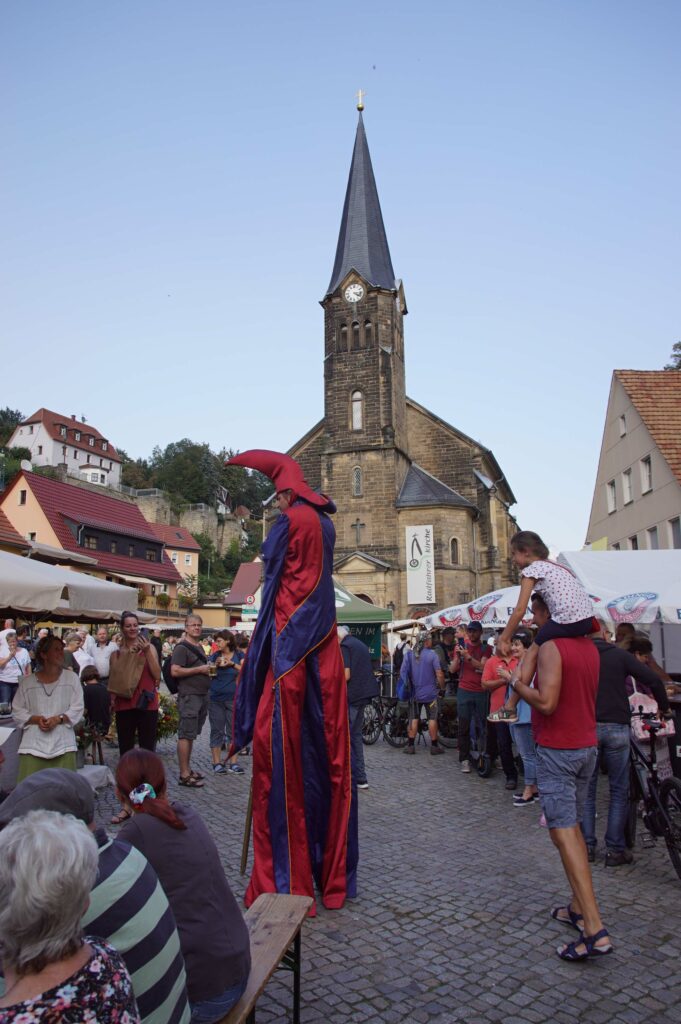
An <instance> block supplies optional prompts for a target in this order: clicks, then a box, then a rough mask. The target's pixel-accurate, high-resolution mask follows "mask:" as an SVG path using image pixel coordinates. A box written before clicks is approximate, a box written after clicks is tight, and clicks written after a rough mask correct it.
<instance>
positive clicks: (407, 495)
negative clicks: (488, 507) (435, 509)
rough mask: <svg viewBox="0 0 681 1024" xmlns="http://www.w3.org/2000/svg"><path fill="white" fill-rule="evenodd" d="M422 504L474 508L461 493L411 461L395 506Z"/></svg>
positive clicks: (403, 506)
mask: <svg viewBox="0 0 681 1024" xmlns="http://www.w3.org/2000/svg"><path fill="white" fill-rule="evenodd" d="M422 505H435V506H441V505H447V506H449V507H451V508H475V505H474V504H473V503H472V502H471V501H469V500H468V498H464V497H463V495H462V494H458V493H457V492H456V491H454V490H452V488H451V487H448V486H447V484H443V483H442V481H441V480H438V479H437V477H434V476H431V475H430V473H427V472H426V470H425V469H421V467H420V466H417V465H416V463H415V462H412V464H411V466H410V467H409V472H408V473H407V475H406V477H405V480H404V483H403V484H402V490H401V491H400V493H399V497H398V499H397V508H415V507H417V506H422Z"/></svg>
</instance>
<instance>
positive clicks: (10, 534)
mask: <svg viewBox="0 0 681 1024" xmlns="http://www.w3.org/2000/svg"><path fill="white" fill-rule="evenodd" d="M0 544H4V545H5V546H7V547H12V548H19V549H20V550H21V551H29V550H30V548H31V545H30V544H29V542H28V541H27V540H25V539H24V538H23V537H22V536H21V534H20V533H18V532H17V531H16V530H15V529H14V527H13V526H12V524H11V523H10V521H9V519H8V518H7V516H6V515H5V513H4V512H3V511H2V509H0Z"/></svg>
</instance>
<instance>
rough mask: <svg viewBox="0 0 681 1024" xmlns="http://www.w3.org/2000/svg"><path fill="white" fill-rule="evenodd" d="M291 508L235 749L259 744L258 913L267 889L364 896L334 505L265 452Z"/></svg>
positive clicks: (244, 677) (269, 565) (244, 676)
mask: <svg viewBox="0 0 681 1024" xmlns="http://www.w3.org/2000/svg"><path fill="white" fill-rule="evenodd" d="M229 461H230V464H233V465H241V466H249V467H250V468H253V469H259V470H261V471H262V472H264V473H265V474H266V475H268V476H270V477H271V479H272V480H273V481H274V484H275V486H276V488H277V492H278V493H279V492H281V491H285V490H289V489H290V490H291V491H292V495H291V504H290V506H289V507H288V508H287V509H286V510H285V511H284V512H282V514H281V515H280V516H279V518H278V519H277V521H276V522H275V523H274V525H273V527H272V529H271V530H270V533H269V535H268V537H267V539H266V541H265V543H264V544H263V547H262V557H263V561H264V566H265V580H264V585H263V594H262V603H261V607H260V611H259V613H258V621H257V624H256V628H255V631H254V633H253V637H252V640H251V643H250V646H249V648H248V653H247V655H246V658H245V661H244V663H243V667H242V670H241V673H240V676H239V681H238V684H237V692H236V697H235V702H234V727H233V728H234V732H233V742H232V750H231V751H230V753H232V752H234V751H237V750H240V749H241V748H242V747H244V746H246V745H247V744H249V743H251V742H252V745H253V852H254V863H253V872H252V875H251V880H250V883H249V886H248V889H247V891H246V897H245V902H246V905H247V906H250V904H251V903H252V902H253V901H254V900H255V899H256V898H257V897H258V896H259V895H260V894H261V893H263V892H281V893H292V894H295V895H305V896H313V895H314V891H313V879H314V881H315V882H316V884H317V888H318V889H319V891H320V893H321V896H322V902H323V903H324V906H325V907H329V908H332V909H333V908H338V907H342V906H343V904H344V902H345V899H346V897H347V896H350V897H352V896H355V895H356V870H357V857H358V845H357V796H356V791H355V790H354V787H352V786H351V781H350V734H349V725H348V707H347V687H346V683H345V673H344V668H343V659H342V656H341V653H340V647H339V643H338V637H337V633H336V604H335V594H334V587H333V578H332V568H333V548H334V542H335V530H334V527H333V523H332V522H331V519H330V518H329V515H328V514H327V513H331V512H335V505H334V504H333V502H332V501H331V500H330V499H329V498H327V497H326V496H324V495H319V494H317V493H316V492H314V491H312V490H311V489H310V487H309V486H308V485H307V483H306V482H305V479H304V477H303V475H302V470H301V469H300V466H299V465H298V463H297V462H295V461H294V460H293V459H291V458H290V457H289V456H287V455H282V454H280V453H278V452H268V451H262V450H254V451H249V452H244V453H243V454H241V455H238V456H235V457H234V458H232V459H230V460H229Z"/></svg>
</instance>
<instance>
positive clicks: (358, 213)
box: [326, 98, 397, 295]
mask: <svg viewBox="0 0 681 1024" xmlns="http://www.w3.org/2000/svg"><path fill="white" fill-rule="evenodd" d="M359 111H360V114H359V123H358V125H357V135H356V137H355V148H354V152H353V154H352V164H351V166H350V177H349V179H348V188H347V191H346V193H345V204H344V206H343V217H342V219H341V226H340V232H339V234H338V246H337V248H336V260H335V263H334V265H333V273H332V274H331V281H330V283H329V287H328V289H327V292H326V294H327V295H330V294H331V293H332V292H334V291H335V290H336V288H338V286H339V285H340V284H341V282H342V281H343V280H344V278H345V277H346V276H347V274H348V273H349V272H350V271H351V270H355V271H356V272H357V273H358V274H359V275H360V276H361V277H363V278H364V280H365V281H366V282H367V284H369V286H373V287H374V288H385V289H387V290H389V291H394V290H395V289H396V288H397V284H396V282H395V272H394V270H393V265H392V260H391V259H390V249H389V248H388V239H387V238H386V234H385V227H384V224H383V215H382V214H381V204H380V203H379V201H378V190H377V189H376V179H375V178H374V171H373V168H372V166H371V157H370V155H369V146H368V145H367V137H366V132H365V131H364V122H363V120H362V106H361V98H360V107H359Z"/></svg>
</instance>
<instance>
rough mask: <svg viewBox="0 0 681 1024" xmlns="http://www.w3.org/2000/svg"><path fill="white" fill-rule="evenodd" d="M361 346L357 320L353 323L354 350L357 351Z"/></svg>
mask: <svg viewBox="0 0 681 1024" xmlns="http://www.w3.org/2000/svg"><path fill="white" fill-rule="evenodd" d="M359 348H360V344H359V324H358V323H357V321H356V320H355V321H354V323H353V325H352V351H353V352H357V350H358V349H359Z"/></svg>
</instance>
